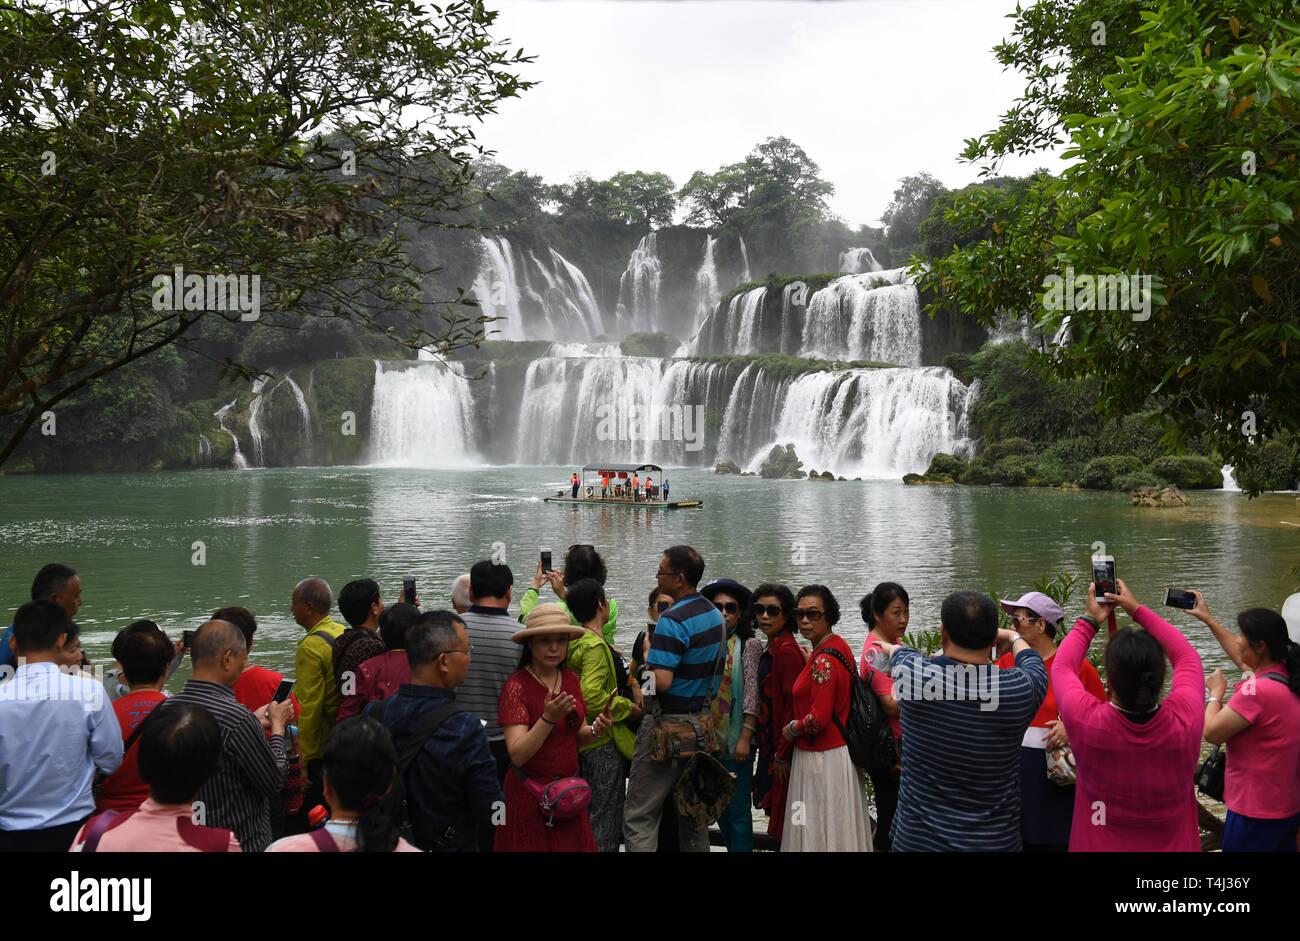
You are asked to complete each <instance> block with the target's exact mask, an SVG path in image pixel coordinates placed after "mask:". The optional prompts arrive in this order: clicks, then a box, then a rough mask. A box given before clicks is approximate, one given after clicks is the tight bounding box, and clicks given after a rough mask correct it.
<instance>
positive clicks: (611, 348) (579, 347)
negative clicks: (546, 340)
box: [545, 343, 623, 359]
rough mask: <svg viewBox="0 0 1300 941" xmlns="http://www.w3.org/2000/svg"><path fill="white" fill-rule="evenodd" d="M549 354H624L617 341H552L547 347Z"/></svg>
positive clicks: (576, 355)
mask: <svg viewBox="0 0 1300 941" xmlns="http://www.w3.org/2000/svg"><path fill="white" fill-rule="evenodd" d="M545 355H547V356H556V357H560V358H562V359H575V358H581V357H584V356H622V355H623V352H622V350H620V349H619V347H618V344H617V343H552V344H551V345H550V346H548V347H547V348H546V354H545Z"/></svg>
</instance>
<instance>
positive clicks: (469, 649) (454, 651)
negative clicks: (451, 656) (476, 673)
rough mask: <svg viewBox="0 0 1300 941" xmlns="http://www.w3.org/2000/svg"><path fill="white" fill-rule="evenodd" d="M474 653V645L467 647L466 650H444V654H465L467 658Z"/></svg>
mask: <svg viewBox="0 0 1300 941" xmlns="http://www.w3.org/2000/svg"><path fill="white" fill-rule="evenodd" d="M473 652H474V645H473V644H470V645H469V646H468V647H466V648H465V649H464V650H444V651H443V653H463V654H464V655H465V656H467V657H468V656H469V655H470V654H472V653H473Z"/></svg>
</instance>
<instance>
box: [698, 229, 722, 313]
mask: <svg viewBox="0 0 1300 941" xmlns="http://www.w3.org/2000/svg"><path fill="white" fill-rule="evenodd" d="M717 244H718V240H717V239H715V238H714V237H713V236H712V235H706V236H705V237H704V260H703V261H701V262H700V270H699V271H697V272H695V321H694V323H693V324H692V326H694V327H695V328H696V329H698V328H699V326H700V324H702V323H703V322H704V318H706V317H708V316H709V314H711V313H712V312H713V308H715V307H717V306H718V301H719V300H720V299H721V298H722V291H721V290H720V289H719V288H718V264H717V260H716V259H715V258H714V249H715V248H716V247H717Z"/></svg>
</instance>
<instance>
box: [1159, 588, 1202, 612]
mask: <svg viewBox="0 0 1300 941" xmlns="http://www.w3.org/2000/svg"><path fill="white" fill-rule="evenodd" d="M1165 604H1167V605H1168V606H1169V607H1171V608H1182V609H1183V610H1184V611H1190V610H1192V608H1194V607H1196V596H1195V595H1194V594H1192V593H1191V592H1190V591H1182V590H1180V589H1178V588H1166V589H1165Z"/></svg>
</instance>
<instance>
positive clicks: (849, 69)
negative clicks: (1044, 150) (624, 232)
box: [478, 0, 1057, 225]
mask: <svg viewBox="0 0 1300 941" xmlns="http://www.w3.org/2000/svg"><path fill="white" fill-rule="evenodd" d="M498 7H499V9H500V15H499V17H498V19H497V22H496V26H495V27H494V29H493V33H494V35H495V36H496V37H498V38H502V39H504V38H509V39H511V40H512V41H513V43H512V45H513V47H514V48H520V47H522V49H523V50H524V52H525V53H526V54H530V55H535V56H536V57H537V61H536V62H535V63H534V64H533V65H530V66H524V67H521V68H520V69H519V70H518V71H519V73H520V75H521V77H523V78H526V79H530V80H534V81H537V82H540V83H541V84H539V85H537V86H536V87H534V88H532V89H530V90H528V91H525V92H523V93H522V94H521V97H520V98H519V99H516V100H509V101H506V102H504V103H503V104H502V105H501V107H500V110H499V114H497V115H495V116H493V117H490V118H488V119H487V121H486V122H485V123H484V125H483V126H482V127H481V128H480V129H479V131H478V136H479V139H480V141H481V142H482V143H483V144H484V145H486V146H487V147H489V148H491V149H493V150H495V151H497V159H499V160H500V161H501V162H502V163H504V164H506V165H507V166H509V167H511V168H513V169H524V170H528V171H529V172H531V173H539V174H541V175H542V176H543V177H545V178H546V179H547V180H548V181H550V182H559V181H561V180H565V179H568V178H569V177H571V176H573V174H575V173H577V172H580V171H583V172H587V173H590V174H591V175H593V176H596V177H606V176H609V175H611V174H613V173H616V172H618V171H620V170H647V171H662V172H664V173H667V174H669V175H670V176H672V177H673V179H674V180H675V181H676V182H677V184H678V185H681V184H683V183H685V182H686V180H687V178H688V177H689V176H690V174H691V173H692V172H693V171H695V170H707V171H712V170H715V169H716V168H717V167H719V166H721V165H722V164H725V163H732V162H735V161H738V160H740V159H742V158H743V157H744V156H745V154H747V153H748V152H749V151H750V149H751V148H752V147H753V146H754V145H755V144H757V143H759V142H761V141H762V140H763V139H765V138H767V137H772V136H779V135H784V136H786V137H789V138H790V139H792V140H793V141H795V142H796V143H797V144H799V145H800V146H801V147H803V148H804V150H805V151H807V153H808V154H809V156H810V157H811V158H812V159H813V160H815V161H816V162H817V163H818V164H820V165H821V169H822V175H823V177H824V178H826V179H828V180H830V181H831V182H832V183H834V184H835V187H836V195H835V196H834V197H833V199H832V201H831V206H832V209H833V210H834V211H835V212H837V213H838V214H839V215H841V216H842V217H843V218H844V219H845V220H846V221H847V222H849V223H850V224H852V225H859V224H861V223H864V222H870V223H873V224H876V223H878V220H879V217H880V213H881V211H882V210H883V209H884V208H885V206H886V205H887V204H888V202H889V199H890V197H891V196H892V194H893V190H894V188H895V186H897V184H898V180H899V178H900V177H903V176H906V175H908V174H912V173H917V172H920V171H927V172H929V173H932V174H934V175H935V176H937V177H938V178H939V179H941V180H942V181H943V182H944V183H946V184H947V185H949V186H963V185H965V184H967V183H970V182H972V181H974V180H975V179H977V177H978V168H977V167H974V166H972V165H970V164H965V163H963V162H962V161H960V160H959V159H958V154H959V153H960V151H961V149H962V146H963V141H964V140H965V139H966V138H969V137H975V136H977V135H980V134H983V133H986V132H988V131H990V130H992V129H993V128H994V127H995V126H996V124H997V120H998V117H999V115H1000V114H1001V113H1002V112H1003V111H1005V110H1006V109H1007V107H1008V106H1009V105H1010V104H1011V102H1012V101H1013V100H1014V98H1015V97H1016V95H1017V94H1018V93H1019V92H1020V91H1021V89H1022V88H1023V84H1024V83H1023V80H1022V78H1021V77H1020V76H1018V75H1016V74H1015V73H1011V72H1007V73H1004V72H1002V70H1001V66H1000V65H998V63H997V62H996V61H995V60H994V58H993V53H992V48H993V46H994V45H995V44H997V43H998V42H1000V41H1002V39H1003V38H1004V37H1005V36H1006V34H1007V32H1008V29H1009V26H1010V21H1009V20H1008V19H1006V13H1008V12H1010V10H1011V9H1014V4H1013V3H1007V2H1003V0H955V2H950V0H911V2H857V3H816V2H806V0H803V2H800V0H796V2H763V0H751V2H746V0H737V2H704V0H690V2H574V0H556V2H538V0H525V2H508V0H507V2H499V3H498ZM1056 163H1057V157H1056V155H1055V154H1050V155H1049V154H1044V155H1040V156H1036V157H1033V158H1027V159H1015V160H1010V161H1007V162H1006V163H1005V164H1004V165H1003V167H1002V168H1001V172H1004V173H1016V174H1022V173H1028V172H1029V171H1031V170H1032V169H1034V168H1035V167H1038V166H1048V167H1051V168H1055V166H1056Z"/></svg>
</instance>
